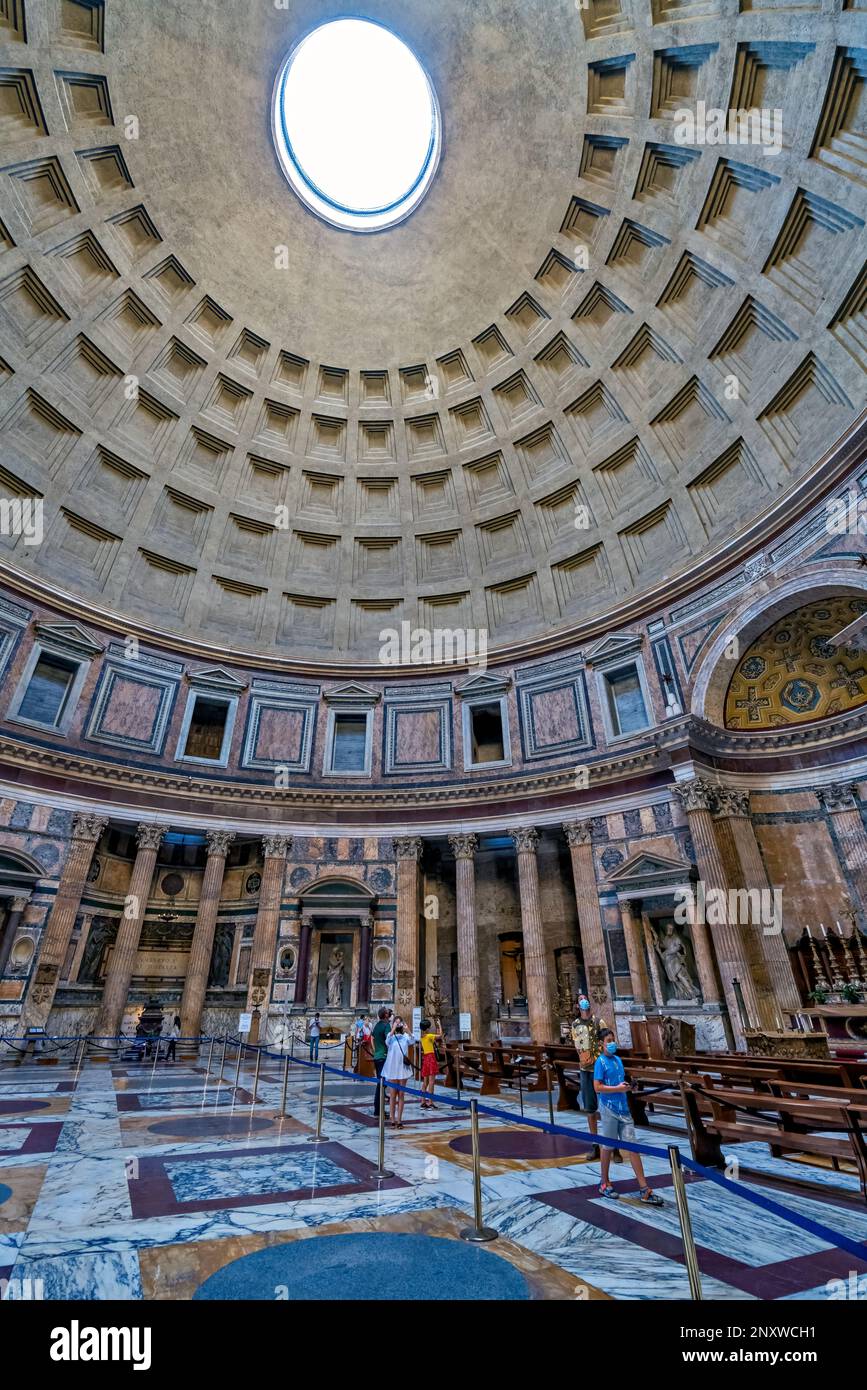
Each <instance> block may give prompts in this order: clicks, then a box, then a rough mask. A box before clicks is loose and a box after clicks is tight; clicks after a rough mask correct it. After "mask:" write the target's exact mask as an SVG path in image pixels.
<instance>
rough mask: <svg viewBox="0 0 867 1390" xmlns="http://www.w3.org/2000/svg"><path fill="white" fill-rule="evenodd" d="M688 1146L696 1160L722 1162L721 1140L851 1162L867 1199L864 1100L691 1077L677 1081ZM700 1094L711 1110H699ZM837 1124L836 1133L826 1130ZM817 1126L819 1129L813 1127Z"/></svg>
mask: <svg viewBox="0 0 867 1390" xmlns="http://www.w3.org/2000/svg"><path fill="white" fill-rule="evenodd" d="M681 1089H682V1094H683V1105H684V1114H685V1115H686V1120H687V1131H688V1134H689V1141H690V1147H691V1149H692V1154H693V1157H694V1159H695V1160H696V1162H697V1163H702V1164H704V1165H705V1166H706V1167H708V1168H725V1166H726V1159H725V1155H724V1154H723V1151H722V1143H723V1141H725V1142H727V1143H733V1144H750V1143H756V1142H759V1143H763V1144H767V1145H768V1147H769V1149H770V1150H771V1153H772V1154H774V1155H775V1156H776V1157H784V1156H785V1154H786V1153H797V1154H804V1155H805V1156H807V1157H809V1155H811V1154H812V1155H815V1156H816V1157H821V1158H830V1159H831V1161H832V1162H835V1161H836V1163H838V1164H839V1161H840V1159H846V1160H848V1161H850V1162H854V1164H855V1167H856V1169H857V1172H858V1179H859V1182H860V1185H861V1194H862V1196H863V1198H864V1200H865V1202H867V1142H865V1132H864V1127H865V1124H867V1105H858V1106H854V1105H852V1104H851V1103H850V1102H848V1101H840V1100H830V1099H820V1100H816V1099H803V1100H799V1099H792V1098H790V1097H778V1096H771V1095H770V1094H768V1095H759V1094H758V1093H756V1094H753V1095H749V1094H746V1093H744V1092H743V1091H732V1090H724V1089H722V1088H714V1089H711V1090H707V1089H705V1088H704V1087H702V1086H700V1085H697V1084H696V1083H694V1082H687V1081H686V1080H684V1081H683V1082H682V1083H681ZM702 1099H704V1100H705V1101H706V1102H707V1103H709V1105H710V1109H711V1114H710V1115H709V1116H708V1115H706V1114H704V1113H703V1107H702V1105H701V1104H700V1103H699V1102H700V1100H702ZM828 1130H839V1131H840V1133H839V1134H828V1133H827V1132H822V1131H828ZM817 1131H819V1132H817Z"/></svg>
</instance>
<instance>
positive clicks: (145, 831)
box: [135, 823, 169, 849]
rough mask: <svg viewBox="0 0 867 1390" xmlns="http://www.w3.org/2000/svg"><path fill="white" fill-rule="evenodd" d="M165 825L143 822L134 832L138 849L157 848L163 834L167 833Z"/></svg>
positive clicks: (167, 828)
mask: <svg viewBox="0 0 867 1390" xmlns="http://www.w3.org/2000/svg"><path fill="white" fill-rule="evenodd" d="M168 833H169V827H168V826H167V825H150V824H147V823H143V824H142V825H140V826H139V828H138V830H137V831H136V833H135V842H136V844H137V845H138V847H139V849H159V847H160V845H161V844H162V842H163V836H164V835H168Z"/></svg>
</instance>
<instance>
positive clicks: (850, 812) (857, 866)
mask: <svg viewBox="0 0 867 1390" xmlns="http://www.w3.org/2000/svg"><path fill="white" fill-rule="evenodd" d="M816 795H817V797H818V798H819V802H820V803H821V805H822V806H824V807H825V810H826V811H828V812H829V813H830V816H831V824H832V825H833V827H834V833H835V835H836V837H837V842H838V844H839V846H840V850H841V852H842V855H843V862H844V864H845V866H846V868H847V869H848V870H849V876H850V878H851V879H852V882H853V883H854V885H855V888H856V891H857V893H858V897H859V898H860V899H861V907H862V909H863V910H864V911H865V912H867V831H865V829H864V822H863V821H862V819H861V812H860V810H859V809H858V798H857V787H856V786H855V785H853V784H852V783H846V782H832V783H831V785H830V786H828V787H819V788H818V789H817V791H816Z"/></svg>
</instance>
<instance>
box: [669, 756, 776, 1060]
mask: <svg viewBox="0 0 867 1390" xmlns="http://www.w3.org/2000/svg"><path fill="white" fill-rule="evenodd" d="M675 791H676V792H677V794H678V796H679V797H680V800H681V803H682V805H683V809H684V811H685V812H686V818H687V822H688V824H689V830H690V834H691V836H692V842H693V845H694V846H695V859H696V866H697V868H698V873H699V879H700V881H701V884H702V885H703V887H704V894H705V901H706V912H709V914H710V919H711V920H710V921H709V922H707V927H708V928H709V934H710V938H711V941H712V942H713V948H714V954H715V956H716V962H717V965H718V967H719V974H720V980H721V982H722V988H723V996H724V998H725V1002H726V1005H727V1008H728V1014H729V1024H730V1026H731V1030H732V1034H733V1036H734V1040H735V1045H736V1047H737V1049H738V1050H739V1051H741V1052H743V1051H745V1050H746V1038H745V1036H744V1023H743V1021H742V1018H741V1003H740V1000H739V999H738V993H737V990H736V988H735V982H737V985H738V987H739V988H740V999H741V1000H742V1001H743V1008H744V1011H745V1013H746V1017H747V1024H748V1026H755V1025H756V1024H757V1023H759V1022H760V1011H759V1002H758V997H757V992H756V988H755V985H754V982H753V973H752V971H751V969H750V962H749V953H748V950H747V945H746V940H745V937H744V929H743V928H742V927H741V926H740V925H739V924H738V923H737V922H734V921H732V920H730V919H731V916H732V914H731V913H730V912H729V909H728V904H729V897H728V894H729V888H730V887H731V886H732V885H731V884H730V883H729V881H728V876H727V875H726V872H725V868H724V866H723V861H722V856H721V854H720V850H719V845H718V843H717V839H716V834H715V832H714V824H713V817H712V814H711V811H712V808H713V806H714V804H715V801H714V798H715V793H716V787H715V785H714V784H713V783H712V782H708V781H706V780H705V779H704V778H702V777H694V778H692V779H691V780H690V781H689V782H679V783H677V784H676V785H675ZM699 891H700V889H699ZM693 915H694V917H695V918H696V922H695V926H696V927H700V926H701V925H702V922H703V921H704V920H705V919H704V918H703V917H702V913H701V911H697V912H696V913H694V914H693ZM699 918H702V922H700V921H699V920H698V919H699ZM719 919H722V920H719ZM697 962H698V952H696V963H697ZM702 992H704V984H702Z"/></svg>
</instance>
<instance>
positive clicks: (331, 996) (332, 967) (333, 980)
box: [328, 946, 346, 1009]
mask: <svg viewBox="0 0 867 1390" xmlns="http://www.w3.org/2000/svg"><path fill="white" fill-rule="evenodd" d="M345 973H346V972H345V970H344V968H343V947H342V946H335V947H334V950H333V951H332V952H331V959H330V960H329V962H328V1005H329V1008H337V1009H339V1008H340V1006H341V1004H342V1003H343V977H344V975H345Z"/></svg>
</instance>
